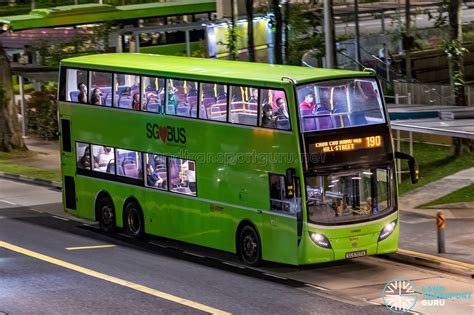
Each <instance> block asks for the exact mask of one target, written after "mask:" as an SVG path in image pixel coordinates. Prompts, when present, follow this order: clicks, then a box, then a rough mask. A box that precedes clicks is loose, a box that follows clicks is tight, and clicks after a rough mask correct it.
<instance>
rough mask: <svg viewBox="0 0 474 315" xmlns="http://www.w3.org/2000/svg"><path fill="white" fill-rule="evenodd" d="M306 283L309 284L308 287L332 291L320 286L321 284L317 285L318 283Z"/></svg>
mask: <svg viewBox="0 0 474 315" xmlns="http://www.w3.org/2000/svg"><path fill="white" fill-rule="evenodd" d="M304 285H305V286H307V287H311V288H315V289H318V290H322V291H330V290H329V289H326V288H323V287H320V286H317V285H314V284H309V283H305V284H304Z"/></svg>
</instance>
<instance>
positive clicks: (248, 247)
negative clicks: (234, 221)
mask: <svg viewBox="0 0 474 315" xmlns="http://www.w3.org/2000/svg"><path fill="white" fill-rule="evenodd" d="M238 249H239V254H240V258H241V259H242V260H243V261H244V262H245V263H246V264H247V265H250V266H258V265H260V263H261V262H262V247H261V244H260V238H259V237H258V234H257V231H256V230H255V229H254V228H253V227H252V226H250V225H246V226H244V227H243V228H242V230H241V231H240V236H239V248H238Z"/></svg>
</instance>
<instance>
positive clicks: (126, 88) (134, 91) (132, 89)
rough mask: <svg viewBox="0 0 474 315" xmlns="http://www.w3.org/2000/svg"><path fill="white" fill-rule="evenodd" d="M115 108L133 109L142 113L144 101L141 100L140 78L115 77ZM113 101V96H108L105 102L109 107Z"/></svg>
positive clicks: (131, 75) (118, 75)
mask: <svg viewBox="0 0 474 315" xmlns="http://www.w3.org/2000/svg"><path fill="white" fill-rule="evenodd" d="M114 78H115V79H114V82H115V84H114V86H113V89H114V107H120V108H125V109H133V110H137V111H140V110H142V108H143V105H142V104H143V101H142V100H141V99H140V76H138V75H133V74H115V75H114ZM111 100H112V94H110V95H107V97H106V98H105V102H106V105H107V106H110V105H109V104H107V103H109V102H110V101H111Z"/></svg>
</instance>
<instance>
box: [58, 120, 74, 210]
mask: <svg viewBox="0 0 474 315" xmlns="http://www.w3.org/2000/svg"><path fill="white" fill-rule="evenodd" d="M59 123H60V128H61V129H60V133H61V166H62V168H61V169H62V177H63V178H62V182H63V200H64V206H65V207H66V208H68V209H72V210H76V185H75V182H74V176H75V172H76V159H75V157H74V151H75V150H74V149H75V148H74V143H73V141H72V137H71V119H70V117H68V116H64V115H61V117H60V121H59Z"/></svg>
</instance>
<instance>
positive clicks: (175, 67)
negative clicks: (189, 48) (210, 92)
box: [61, 53, 373, 84]
mask: <svg viewBox="0 0 474 315" xmlns="http://www.w3.org/2000/svg"><path fill="white" fill-rule="evenodd" d="M61 64H62V66H66V67H77V68H88V69H97V70H102V71H111V72H121V71H124V72H129V73H130V72H131V73H137V74H145V75H155V76H160V75H165V76H171V77H172V76H173V75H179V76H182V77H183V78H187V77H188V78H189V77H193V78H196V80H199V79H201V80H207V81H215V80H216V78H220V79H224V80H225V81H227V82H228V83H233V81H237V83H242V82H243V81H247V82H268V83H277V84H279V83H280V84H281V83H282V81H285V80H284V78H285V77H286V78H289V79H291V80H293V81H294V82H295V84H299V83H307V82H312V81H316V80H327V79H334V78H336V77H337V78H341V77H355V76H358V77H360V76H364V77H367V76H373V74H371V73H369V72H361V71H359V72H356V71H348V70H339V69H320V68H308V67H298V66H286V65H274V64H266V63H249V62H239V61H230V60H218V59H204V58H191V57H178V56H164V55H150V54H130V53H117V54H99V55H88V56H81V57H74V58H68V59H64V60H62V62H61Z"/></svg>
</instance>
